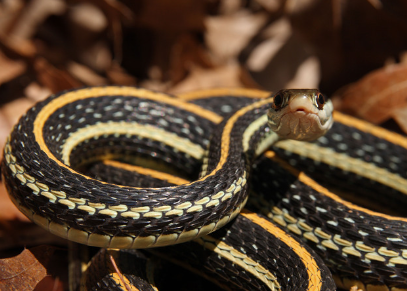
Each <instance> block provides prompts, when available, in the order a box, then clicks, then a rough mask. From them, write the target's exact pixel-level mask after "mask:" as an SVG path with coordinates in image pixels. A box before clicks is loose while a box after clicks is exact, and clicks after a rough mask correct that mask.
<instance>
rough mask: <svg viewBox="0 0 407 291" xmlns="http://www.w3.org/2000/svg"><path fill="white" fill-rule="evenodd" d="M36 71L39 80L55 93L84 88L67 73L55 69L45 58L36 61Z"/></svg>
mask: <svg viewBox="0 0 407 291" xmlns="http://www.w3.org/2000/svg"><path fill="white" fill-rule="evenodd" d="M34 69H35V71H36V73H37V74H38V80H40V82H41V83H42V84H43V85H44V86H46V87H48V89H50V90H51V91H52V92H53V93H57V92H59V91H63V90H67V89H72V88H75V87H80V86H82V84H81V83H80V82H79V81H77V80H75V79H74V78H73V77H72V76H71V75H70V74H69V73H68V72H67V71H64V70H60V69H58V68H56V67H54V66H53V65H51V64H50V63H49V62H48V61H47V60H46V59H44V58H37V59H36V60H35V62H34Z"/></svg>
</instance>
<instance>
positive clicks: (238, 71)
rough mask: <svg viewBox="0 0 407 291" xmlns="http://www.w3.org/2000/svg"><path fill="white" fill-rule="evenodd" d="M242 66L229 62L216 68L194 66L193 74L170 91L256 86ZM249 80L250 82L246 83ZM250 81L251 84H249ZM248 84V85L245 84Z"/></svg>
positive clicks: (173, 92) (174, 92)
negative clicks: (245, 73)
mask: <svg viewBox="0 0 407 291" xmlns="http://www.w3.org/2000/svg"><path fill="white" fill-rule="evenodd" d="M244 77H246V76H245V75H244V73H243V70H242V68H241V67H240V65H239V64H237V63H229V64H226V65H224V66H220V67H217V68H214V69H203V68H200V67H194V68H192V70H191V74H190V75H189V76H188V77H187V78H186V79H185V80H184V81H182V82H180V83H179V84H177V85H176V86H174V87H173V88H171V89H170V90H169V91H168V92H169V93H171V94H179V93H183V92H188V91H193V90H198V89H205V88H206V89H208V88H216V87H231V88H232V87H255V85H254V83H251V82H253V81H251V80H250V81H248V79H247V77H246V78H244ZM244 82H247V83H248V84H244ZM249 82H250V84H249ZM245 85H246V86H245Z"/></svg>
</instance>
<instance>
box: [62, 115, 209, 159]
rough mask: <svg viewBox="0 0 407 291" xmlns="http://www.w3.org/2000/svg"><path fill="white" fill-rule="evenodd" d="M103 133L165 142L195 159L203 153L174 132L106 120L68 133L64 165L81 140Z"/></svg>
mask: <svg viewBox="0 0 407 291" xmlns="http://www.w3.org/2000/svg"><path fill="white" fill-rule="evenodd" d="M104 134H109V135H113V134H121V135H126V134H130V135H137V136H139V137H142V138H149V139H153V140H155V141H158V142H161V143H165V144H166V145H169V146H171V147H173V148H175V149H177V150H179V151H180V152H183V153H186V154H188V155H190V156H191V157H194V158H195V159H198V160H199V159H201V158H202V156H203V154H204V149H203V148H202V147H201V146H200V145H198V144H196V143H193V142H191V141H190V140H189V139H187V138H183V137H180V136H178V135H176V134H175V133H172V132H169V131H166V130H164V129H162V128H159V127H155V126H152V125H148V124H139V123H136V122H125V121H121V122H107V123H97V124H95V125H88V126H87V127H84V128H81V129H79V130H77V131H76V132H73V133H72V134H70V136H69V137H68V138H67V139H66V141H65V143H64V145H63V147H62V160H63V161H64V163H65V164H66V165H70V162H69V157H70V155H71V152H72V150H73V149H74V148H75V147H76V146H77V145H78V144H80V143H81V142H84V141H86V140H89V139H91V138H94V137H99V136H103V135H104Z"/></svg>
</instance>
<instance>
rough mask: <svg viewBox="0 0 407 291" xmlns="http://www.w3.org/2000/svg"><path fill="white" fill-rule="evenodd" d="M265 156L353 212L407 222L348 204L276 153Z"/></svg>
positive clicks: (405, 219) (402, 218)
mask: <svg viewBox="0 0 407 291" xmlns="http://www.w3.org/2000/svg"><path fill="white" fill-rule="evenodd" d="M264 155H265V156H266V157H267V158H269V159H272V160H274V161H276V162H278V163H279V164H280V165H281V166H282V167H283V168H284V169H286V170H287V171H289V172H290V173H291V174H292V175H294V176H296V177H298V180H299V181H301V182H302V183H304V184H306V185H308V186H310V187H311V188H313V189H314V190H315V191H317V192H319V193H321V194H323V195H325V196H327V197H329V198H331V199H332V200H335V201H336V202H338V203H340V204H343V205H345V206H346V207H348V208H350V209H353V210H356V211H362V212H365V213H367V214H369V215H373V216H379V217H382V218H386V219H389V220H399V221H404V222H407V218H404V217H397V216H391V215H387V214H383V213H380V212H375V211H372V210H370V209H367V208H363V207H360V206H358V205H355V204H353V203H350V202H348V201H346V200H343V199H342V198H340V197H339V196H337V195H335V194H333V193H332V192H330V191H329V190H328V189H326V188H325V187H322V186H321V185H319V184H318V183H317V182H315V181H314V180H312V179H311V178H310V177H308V176H307V175H306V174H305V173H303V172H300V171H299V170H297V169H295V168H293V167H291V166H290V165H289V164H288V163H287V162H286V161H284V160H283V159H281V158H279V157H277V156H276V154H275V153H274V152H272V151H267V152H266V153H265V154H264Z"/></svg>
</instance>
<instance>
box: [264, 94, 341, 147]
mask: <svg viewBox="0 0 407 291" xmlns="http://www.w3.org/2000/svg"><path fill="white" fill-rule="evenodd" d="M332 111H333V106H332V103H331V101H330V100H328V99H326V98H325V96H324V95H323V94H322V93H320V92H319V91H318V90H316V89H284V90H280V91H278V92H277V93H276V94H275V95H274V97H273V103H272V105H271V107H270V109H269V111H268V113H267V116H268V122H269V126H270V128H271V129H272V130H273V131H274V132H276V133H277V134H278V135H279V137H280V138H282V139H295V140H302V141H312V140H315V139H317V138H319V137H320V136H322V135H324V134H325V133H326V132H327V131H328V130H329V129H330V128H331V126H332V123H333V117H332Z"/></svg>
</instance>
